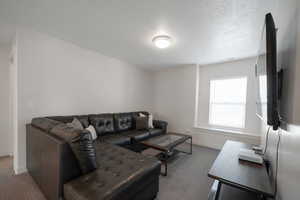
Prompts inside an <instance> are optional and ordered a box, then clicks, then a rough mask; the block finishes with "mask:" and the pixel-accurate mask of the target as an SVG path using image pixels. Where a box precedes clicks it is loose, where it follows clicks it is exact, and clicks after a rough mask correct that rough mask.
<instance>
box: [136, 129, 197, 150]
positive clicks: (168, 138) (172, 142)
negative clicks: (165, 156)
mask: <svg viewBox="0 0 300 200" xmlns="http://www.w3.org/2000/svg"><path fill="white" fill-rule="evenodd" d="M190 138H192V137H191V136H189V135H184V134H179V133H167V134H165V135H161V136H157V137H153V138H150V139H148V140H145V141H142V142H141V143H142V144H143V145H145V146H148V147H151V148H154V149H157V150H160V151H170V150H172V149H173V148H174V147H176V146H178V145H180V144H182V143H183V142H185V141H186V140H188V139H190Z"/></svg>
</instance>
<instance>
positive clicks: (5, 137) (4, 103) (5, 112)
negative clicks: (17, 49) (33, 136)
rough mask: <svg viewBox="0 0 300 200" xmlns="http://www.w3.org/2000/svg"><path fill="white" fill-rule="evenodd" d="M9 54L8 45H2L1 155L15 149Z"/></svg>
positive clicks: (0, 68) (0, 81)
mask: <svg viewBox="0 0 300 200" xmlns="http://www.w3.org/2000/svg"><path fill="white" fill-rule="evenodd" d="M9 54H10V49H9V47H8V46H0V138H1V139H0V156H6V155H12V151H13V145H12V144H13V142H12V136H13V134H12V133H11V132H10V129H9Z"/></svg>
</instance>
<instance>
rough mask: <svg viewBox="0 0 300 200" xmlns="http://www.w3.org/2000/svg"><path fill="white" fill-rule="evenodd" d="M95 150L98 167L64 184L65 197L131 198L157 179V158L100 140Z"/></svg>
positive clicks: (80, 199) (86, 199)
mask: <svg viewBox="0 0 300 200" xmlns="http://www.w3.org/2000/svg"><path fill="white" fill-rule="evenodd" d="M96 149H97V152H99V153H98V154H97V162H98V163H99V167H98V169H97V170H95V171H94V172H92V173H90V174H87V175H84V176H81V177H79V178H77V179H74V180H72V181H70V182H68V183H66V184H64V197H65V199H66V200H73V199H76V200H94V199H95V200H96V199H97V200H102V199H110V200H116V199H118V200H119V199H120V200H121V199H122V200H130V199H133V197H134V196H135V194H136V193H138V192H140V191H141V190H142V189H144V188H145V187H146V186H147V185H149V184H150V183H151V182H153V181H154V180H158V176H159V173H160V162H159V161H158V160H157V159H155V158H153V157H147V156H145V155H142V154H138V153H135V152H132V151H129V150H127V149H125V148H122V147H118V146H115V145H111V144H107V143H104V142H99V141H97V142H96Z"/></svg>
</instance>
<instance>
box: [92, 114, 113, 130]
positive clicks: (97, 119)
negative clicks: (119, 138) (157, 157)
mask: <svg viewBox="0 0 300 200" xmlns="http://www.w3.org/2000/svg"><path fill="white" fill-rule="evenodd" d="M89 119H90V123H91V125H93V126H94V127H95V129H96V131H97V134H98V135H105V134H107V133H113V132H115V127H114V118H113V114H99V115H90V116H89Z"/></svg>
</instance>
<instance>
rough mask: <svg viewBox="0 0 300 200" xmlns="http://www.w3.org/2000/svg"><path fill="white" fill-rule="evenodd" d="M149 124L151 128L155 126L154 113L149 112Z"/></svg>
mask: <svg viewBox="0 0 300 200" xmlns="http://www.w3.org/2000/svg"><path fill="white" fill-rule="evenodd" d="M148 124H149V125H148V126H149V128H154V126H153V115H152V114H149V116H148Z"/></svg>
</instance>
